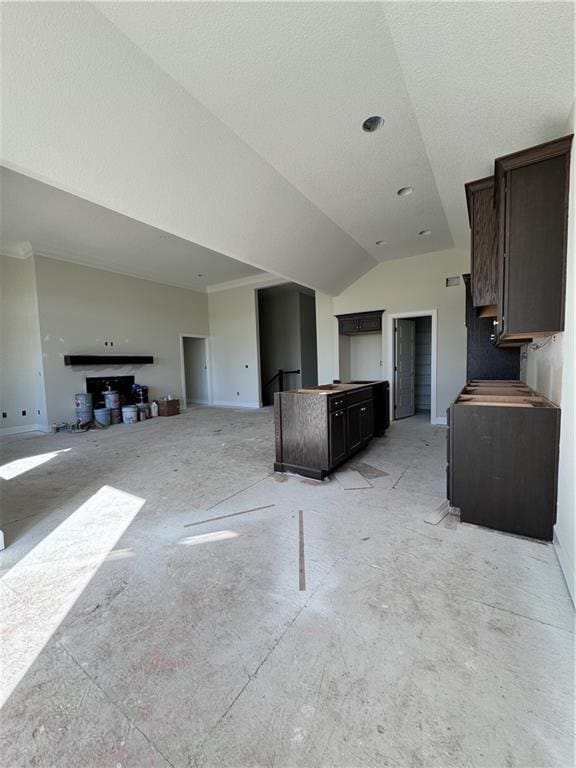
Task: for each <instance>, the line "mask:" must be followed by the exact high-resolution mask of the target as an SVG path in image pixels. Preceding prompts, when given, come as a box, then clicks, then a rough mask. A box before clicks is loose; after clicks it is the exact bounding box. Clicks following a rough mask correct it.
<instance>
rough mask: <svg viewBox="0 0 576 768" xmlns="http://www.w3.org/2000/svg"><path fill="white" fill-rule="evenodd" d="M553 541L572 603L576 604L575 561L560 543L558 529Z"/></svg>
mask: <svg viewBox="0 0 576 768" xmlns="http://www.w3.org/2000/svg"><path fill="white" fill-rule="evenodd" d="M552 543H553V544H554V551H555V552H556V557H557V558H558V563H559V565H560V569H561V571H562V575H563V576H564V581H565V582H566V586H567V588H568V593H569V595H570V598H571V599H572V603H573V604H574V605H576V568H575V567H574V563H573V562H572V561H571V560H570V556H569V555H568V552H566V549H565V548H564V547H563V546H562V544H561V543H560V539H559V538H558V536H557V535H556V531H554V538H553V540H552Z"/></svg>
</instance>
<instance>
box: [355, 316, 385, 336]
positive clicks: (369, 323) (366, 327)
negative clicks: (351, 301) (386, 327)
mask: <svg viewBox="0 0 576 768" xmlns="http://www.w3.org/2000/svg"><path fill="white" fill-rule="evenodd" d="M358 330H360V331H362V332H363V333H370V332H372V331H381V330H382V315H379V316H377V315H366V316H365V317H361V318H360V323H359V328H358Z"/></svg>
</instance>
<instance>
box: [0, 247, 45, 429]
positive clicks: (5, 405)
mask: <svg viewBox="0 0 576 768" xmlns="http://www.w3.org/2000/svg"><path fill="white" fill-rule="evenodd" d="M22 411H26V415H25V416H23V415H22ZM1 413H6V414H7V416H6V418H2V416H1V415H0V431H4V432H17V431H21V430H24V429H30V428H33V427H35V426H38V427H42V426H46V424H47V416H46V403H45V400H44V379H43V366H42V350H41V348H40V325H39V317H38V302H37V298H36V275H35V263H34V257H33V256H30V257H29V258H27V259H15V258H10V257H8V256H0V414H1Z"/></svg>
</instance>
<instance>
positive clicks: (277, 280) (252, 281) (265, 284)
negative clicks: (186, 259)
mask: <svg viewBox="0 0 576 768" xmlns="http://www.w3.org/2000/svg"><path fill="white" fill-rule="evenodd" d="M291 282H293V281H292V280H288V279H287V278H285V277H277V276H275V275H271V274H269V273H266V274H264V275H255V276H254V277H240V278H238V279H237V280H228V281H227V282H225V283H214V285H208V286H207V287H206V293H218V292H219V291H230V290H232V289H234V288H269V287H272V286H273V285H284V283H291Z"/></svg>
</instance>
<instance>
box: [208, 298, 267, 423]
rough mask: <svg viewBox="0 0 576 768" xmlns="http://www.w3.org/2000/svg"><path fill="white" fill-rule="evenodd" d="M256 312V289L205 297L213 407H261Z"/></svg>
mask: <svg viewBox="0 0 576 768" xmlns="http://www.w3.org/2000/svg"><path fill="white" fill-rule="evenodd" d="M257 309H258V297H257V295H256V289H255V288H250V287H247V288H231V289H229V290H225V291H217V292H215V293H210V294H209V295H208V311H209V317H210V355H211V362H212V397H213V403H214V405H238V406H246V407H250V408H258V407H259V405H260V374H259V370H258V369H259V365H260V362H259V351H258V312H257Z"/></svg>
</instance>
